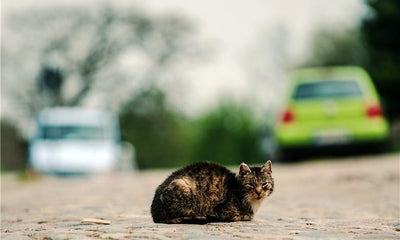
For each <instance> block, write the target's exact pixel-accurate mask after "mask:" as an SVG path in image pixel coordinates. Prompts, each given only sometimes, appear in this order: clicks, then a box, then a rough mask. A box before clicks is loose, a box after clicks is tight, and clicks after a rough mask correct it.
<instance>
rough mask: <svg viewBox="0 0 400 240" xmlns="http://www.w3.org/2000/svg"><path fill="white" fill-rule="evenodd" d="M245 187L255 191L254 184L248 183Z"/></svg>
mask: <svg viewBox="0 0 400 240" xmlns="http://www.w3.org/2000/svg"><path fill="white" fill-rule="evenodd" d="M245 187H246V188H250V189H253V188H254V184H251V183H248V184H246V185H245Z"/></svg>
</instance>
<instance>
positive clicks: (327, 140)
mask: <svg viewBox="0 0 400 240" xmlns="http://www.w3.org/2000/svg"><path fill="white" fill-rule="evenodd" d="M314 140H315V141H314V142H315V144H316V145H319V146H325V145H342V144H347V143H350V142H351V136H350V134H349V132H348V131H347V130H344V129H331V130H324V131H318V132H316V133H315V137H314Z"/></svg>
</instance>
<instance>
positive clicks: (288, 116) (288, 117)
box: [281, 109, 294, 123]
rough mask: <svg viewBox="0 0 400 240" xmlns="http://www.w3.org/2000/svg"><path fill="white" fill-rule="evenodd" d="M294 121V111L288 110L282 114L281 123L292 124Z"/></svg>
mask: <svg viewBox="0 0 400 240" xmlns="http://www.w3.org/2000/svg"><path fill="white" fill-rule="evenodd" d="M293 120H294V113H293V111H292V110H290V109H286V110H285V111H284V112H283V113H282V117H281V121H282V123H290V122H292V121H293Z"/></svg>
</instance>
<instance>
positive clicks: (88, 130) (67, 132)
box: [40, 125, 105, 140]
mask: <svg viewBox="0 0 400 240" xmlns="http://www.w3.org/2000/svg"><path fill="white" fill-rule="evenodd" d="M40 135H41V138H43V139H48V140H61V139H70V140H72V139H74V140H103V139H105V131H104V129H103V128H102V127H93V126H49V125H47V126H42V127H41V134H40Z"/></svg>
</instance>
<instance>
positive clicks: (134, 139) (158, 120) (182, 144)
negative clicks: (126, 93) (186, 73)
mask: <svg viewBox="0 0 400 240" xmlns="http://www.w3.org/2000/svg"><path fill="white" fill-rule="evenodd" d="M120 121H121V133H122V136H121V137H122V140H124V141H128V142H131V143H132V144H133V145H134V146H135V148H136V152H137V161H138V166H139V168H150V167H172V166H177V165H181V164H184V163H185V158H187V151H188V146H187V143H188V142H187V140H186V137H185V134H184V129H183V126H184V122H185V119H184V118H183V117H182V116H181V115H179V114H178V113H176V112H174V111H172V110H171V109H170V108H169V107H168V105H167V103H166V97H165V93H164V92H162V91H161V90H160V89H158V88H155V87H149V88H147V89H144V90H143V91H142V92H140V93H139V94H138V95H137V96H136V97H134V98H133V99H131V100H130V101H129V102H128V103H127V104H126V107H125V108H124V110H123V112H122V113H121V115H120Z"/></svg>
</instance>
